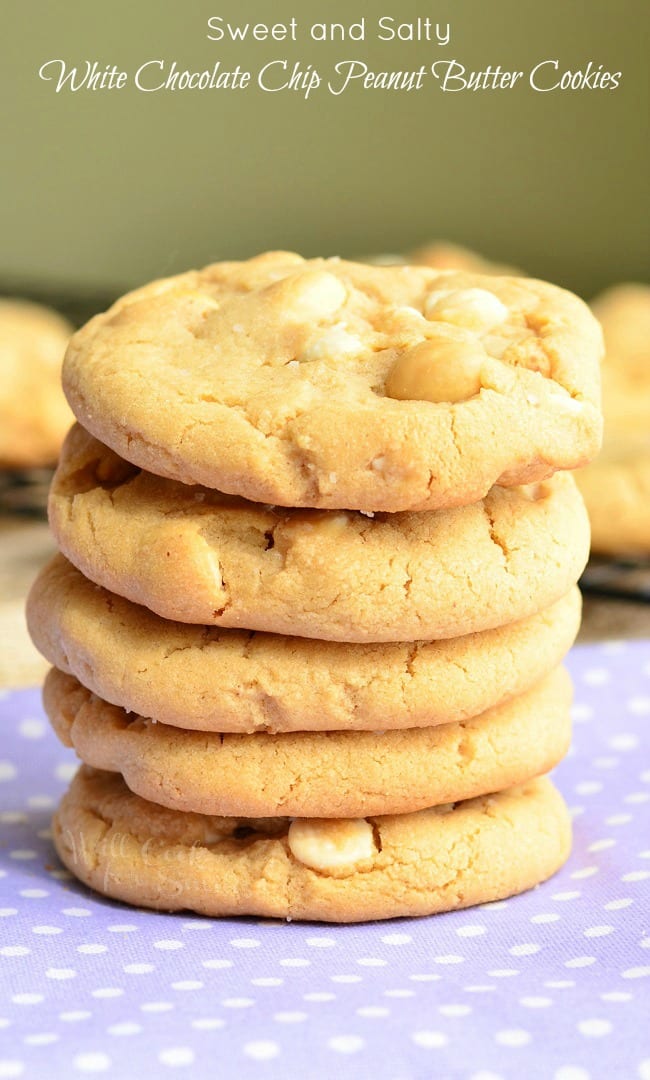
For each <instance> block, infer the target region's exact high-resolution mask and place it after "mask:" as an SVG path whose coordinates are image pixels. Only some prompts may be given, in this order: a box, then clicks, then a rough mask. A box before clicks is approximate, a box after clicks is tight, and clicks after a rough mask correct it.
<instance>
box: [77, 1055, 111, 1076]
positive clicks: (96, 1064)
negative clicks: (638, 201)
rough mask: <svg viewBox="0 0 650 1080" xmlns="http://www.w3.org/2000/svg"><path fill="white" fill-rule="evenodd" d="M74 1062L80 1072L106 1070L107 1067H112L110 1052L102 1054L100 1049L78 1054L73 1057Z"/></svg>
mask: <svg viewBox="0 0 650 1080" xmlns="http://www.w3.org/2000/svg"><path fill="white" fill-rule="evenodd" d="M72 1064H73V1067H74V1068H75V1069H77V1070H78V1071H79V1072H105V1071H106V1069H110V1066H111V1059H110V1058H109V1056H108V1054H102V1053H101V1051H99V1050H94V1051H91V1052H89V1053H85V1054H77V1056H76V1057H75V1058H73V1059H72Z"/></svg>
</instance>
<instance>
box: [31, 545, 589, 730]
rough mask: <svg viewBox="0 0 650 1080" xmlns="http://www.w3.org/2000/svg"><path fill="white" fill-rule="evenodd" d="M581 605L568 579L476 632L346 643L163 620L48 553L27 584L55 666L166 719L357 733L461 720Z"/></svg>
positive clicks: (545, 655) (554, 660)
mask: <svg viewBox="0 0 650 1080" xmlns="http://www.w3.org/2000/svg"><path fill="white" fill-rule="evenodd" d="M580 608H581V603H580V592H579V590H578V588H577V586H574V588H573V589H571V590H570V591H569V592H568V593H567V594H566V596H564V597H562V598H561V599H560V600H559V601H557V602H556V603H555V604H552V605H551V606H550V607H549V608H545V609H544V610H543V611H541V612H540V613H539V614H538V615H533V616H530V617H529V618H528V619H525V620H523V621H521V622H518V623H512V624H510V625H508V626H503V627H497V628H495V629H494V630H486V631H484V632H483V633H481V634H469V635H466V636H465V637H462V638H447V639H444V640H442V641H431V642H427V641H419V642H413V643H393V642H390V643H383V644H382V643H380V644H370V645H354V646H350V645H348V644H346V643H343V642H326V641H316V640H313V639H311V640H310V639H309V638H295V637H286V636H284V635H280V634H265V633H264V632H262V631H260V632H255V631H246V630H229V629H219V628H216V627H204V626H193V625H191V624H188V623H172V622H169V621H168V620H166V619H161V618H160V617H159V616H158V615H155V614H153V612H150V611H148V610H147V609H146V608H143V607H141V606H140V605H136V604H132V603H131V602H130V601H129V600H124V599H123V598H122V597H120V596H117V595H116V594H115V593H110V592H108V591H107V590H105V589H102V588H101V587H99V586H97V585H93V584H92V582H90V581H88V580H87V579H86V578H84V576H83V575H82V574H81V573H80V572H79V571H78V570H77V569H75V567H73V566H72V565H71V563H69V562H67V560H66V559H64V558H63V556H62V555H57V556H55V557H54V559H53V560H52V561H51V562H50V563H49V564H48V565H47V566H46V567H45V568H44V569H43V570H42V571H41V573H40V575H39V577H38V578H37V580H36V582H35V583H34V585H33V588H32V590H31V593H30V596H29V600H28V604H27V621H28V626H29V629H30V633H31V635H32V639H33V641H34V643H35V644H36V647H37V648H38V649H39V650H40V651H41V652H42V653H43V655H44V656H45V657H46V658H47V659H48V660H49V661H50V663H51V664H53V665H54V666H55V667H58V668H60V669H61V670H62V671H65V672H67V673H68V674H71V675H75V676H76V677H77V678H78V679H79V681H80V682H81V683H82V684H83V685H84V686H86V687H87V688H88V689H89V690H92V691H93V692H94V693H96V694H98V695H99V697H102V698H104V700H105V701H109V702H111V703H112V704H113V705H121V706H122V708H124V709H127V711H130V712H138V713H140V715H141V716H155V717H156V719H157V720H159V721H161V722H163V723H165V724H171V725H172V726H175V727H181V728H191V729H193V730H201V731H239V732H253V731H269V732H271V733H273V732H280V731H309V730H311V731H319V730H320V731H331V730H336V729H346V728H347V729H351V730H355V731H361V730H377V729H384V728H386V729H388V728H391V729H392V728H407V727H428V726H433V725H434V724H442V723H448V722H450V721H456V720H465V719H467V718H469V717H471V716H476V715H477V714H478V713H480V712H483V711H484V710H485V709H488V708H490V707H491V706H493V705H497V704H499V703H500V702H501V701H505V700H506V699H508V698H510V697H515V696H516V695H517V694H519V693H521V692H522V691H523V690H526V689H528V687H529V686H532V685H533V683H535V682H537V681H538V679H540V678H542V676H543V675H545V674H547V673H548V672H549V671H550V670H551V669H552V668H553V667H555V666H556V665H557V664H559V663H560V661H561V660H562V658H563V656H564V655H565V654H566V653H567V652H568V650H569V648H570V647H571V645H572V644H573V641H574V639H575V636H576V634H577V631H578V626H579V622H580ZM315 702H316V703H317V704H316V705H315V704H314V703H315Z"/></svg>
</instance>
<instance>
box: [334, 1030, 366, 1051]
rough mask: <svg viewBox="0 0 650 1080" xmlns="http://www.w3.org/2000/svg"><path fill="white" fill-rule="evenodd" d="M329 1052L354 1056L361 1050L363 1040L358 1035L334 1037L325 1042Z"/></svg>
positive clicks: (363, 1043)
mask: <svg viewBox="0 0 650 1080" xmlns="http://www.w3.org/2000/svg"><path fill="white" fill-rule="evenodd" d="M327 1045H328V1046H329V1048H330V1050H336V1052H337V1054H356V1053H357V1052H358V1051H359V1050H363V1048H364V1046H365V1045H366V1043H365V1040H364V1039H362V1038H361V1036H360V1035H334V1036H333V1038H331V1039H328V1040H327Z"/></svg>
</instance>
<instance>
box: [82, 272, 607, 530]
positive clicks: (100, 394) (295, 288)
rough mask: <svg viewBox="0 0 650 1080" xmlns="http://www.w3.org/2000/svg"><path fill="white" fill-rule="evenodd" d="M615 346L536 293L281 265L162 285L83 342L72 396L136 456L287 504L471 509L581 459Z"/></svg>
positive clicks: (153, 467) (550, 293) (142, 462)
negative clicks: (605, 347)
mask: <svg viewBox="0 0 650 1080" xmlns="http://www.w3.org/2000/svg"><path fill="white" fill-rule="evenodd" d="M600 353H601V333H600V329H599V327H598V325H597V323H596V321H595V320H594V319H593V317H592V315H591V314H590V312H589V311H588V309H587V308H586V306H585V305H584V304H583V303H582V302H581V301H580V300H578V299H577V298H576V297H574V296H572V295H571V294H570V293H567V292H564V291H563V290H561V289H558V288H556V287H555V286H552V285H547V284H544V283H543V282H539V281H532V280H518V279H515V278H484V277H480V276H474V275H468V274H454V273H437V272H436V271H433V270H430V269H428V268H426V267H408V266H399V267H383V266H382V267H379V266H363V265H361V264H356V263H349V262H343V261H341V260H339V259H313V260H309V261H305V260H304V259H302V258H301V257H300V256H299V255H292V254H286V253H282V252H280V253H278V252H276V253H271V254H267V255H262V256H259V257H257V258H255V259H251V260H249V261H248V262H241V263H217V264H215V265H214V266H209V267H207V268H206V269H204V270H202V271H193V272H190V273H186V274H181V275H179V276H178V277H175V278H170V279H167V280H164V281H158V282H154V283H153V284H151V285H147V286H145V287H144V288H142V289H139V290H137V291H136V292H133V293H131V294H129V295H127V296H126V297H124V298H123V299H122V300H119V301H118V302H117V303H116V304H115V305H114V306H113V307H112V308H111V309H110V310H109V311H108V312H106V313H105V314H103V315H98V316H96V317H95V318H94V319H92V320H91V321H90V322H89V323H88V324H87V325H86V326H85V327H84V328H83V329H82V330H80V331H79V332H78V333H77V334H75V336H74V338H73V339H72V342H71V344H70V347H69V349H68V352H67V355H66V360H65V365H64V388H65V391H66V394H67V396H68V400H69V401H70V404H71V406H72V408H73V410H74V412H75V413H76V415H77V416H78V418H79V419H80V420H81V421H82V423H83V424H84V426H85V427H86V428H87V429H88V430H90V431H91V432H92V433H93V434H94V435H95V436H97V437H98V438H100V439H101V440H102V441H103V442H105V443H107V444H108V445H109V446H110V447H112V448H113V449H114V450H115V451H117V452H118V453H119V454H120V455H122V457H125V458H126V459H127V460H129V461H131V462H133V463H134V464H136V465H139V466H141V467H144V468H145V469H148V470H149V471H150V472H154V473H157V474H159V475H162V476H166V477H169V478H171V479H175V480H180V481H181V482H183V483H187V484H194V483H200V484H203V485H205V486H207V487H213V488H218V489H219V490H221V491H224V492H227V493H229V494H237V495H242V496H244V497H246V498H248V499H251V500H253V501H257V502H266V503H273V504H277V505H280V506H295V507H307V506H311V507H317V508H338V509H341V508H344V509H356V510H364V511H369V512H372V511H382V510H384V511H398V510H423V509H436V508H441V507H448V506H458V505H463V504H466V503H472V502H476V501H478V500H479V499H481V498H482V497H483V496H484V495H485V494H486V493H487V491H488V490H489V488H490V487H491V486H492V485H493V484H494V483H495V482H497V481H498V482H499V483H500V484H502V485H506V486H510V485H513V484H522V483H528V482H530V481H536V480H542V479H544V478H545V477H548V476H550V475H551V474H552V473H553V472H554V471H555V470H556V469H563V468H575V467H577V466H579V465H581V464H585V463H586V462H587V461H588V460H589V459H590V458H591V457H593V455H594V454H595V453H596V451H597V449H598V445H599V440H600V425H601V421H600V413H599V372H598V367H599V360H600Z"/></svg>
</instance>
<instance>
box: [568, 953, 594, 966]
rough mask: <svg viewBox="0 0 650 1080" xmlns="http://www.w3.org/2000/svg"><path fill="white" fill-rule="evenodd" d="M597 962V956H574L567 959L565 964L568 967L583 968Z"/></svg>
mask: <svg viewBox="0 0 650 1080" xmlns="http://www.w3.org/2000/svg"><path fill="white" fill-rule="evenodd" d="M595 963H596V957H595V956H574V957H573V959H572V960H566V961H565V963H564V966H565V967H567V968H583V967H591V965H592V964H595Z"/></svg>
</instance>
